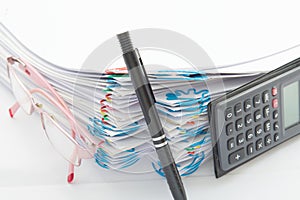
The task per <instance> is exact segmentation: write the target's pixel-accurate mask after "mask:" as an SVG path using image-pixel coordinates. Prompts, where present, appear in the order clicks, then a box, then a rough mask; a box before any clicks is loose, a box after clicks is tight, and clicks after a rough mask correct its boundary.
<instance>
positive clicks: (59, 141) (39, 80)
mask: <svg viewBox="0 0 300 200" xmlns="http://www.w3.org/2000/svg"><path fill="white" fill-rule="evenodd" d="M7 70H8V77H9V79H10V82H11V87H12V91H13V94H14V96H15V98H16V100H17V102H16V103H15V104H14V105H13V106H12V107H11V108H10V109H9V113H10V116H11V117H12V118H13V117H14V115H15V113H16V112H17V111H18V110H19V108H22V109H23V110H24V112H25V113H27V114H28V115H31V114H32V113H33V112H34V111H37V112H38V113H39V114H40V118H41V123H42V128H43V130H44V133H45V135H46V136H47V138H48V140H49V142H50V143H51V145H52V146H53V147H54V149H55V150H56V151H57V152H58V153H59V154H60V155H61V156H62V157H63V158H64V159H66V160H67V161H68V162H69V172H68V176H67V180H68V182H69V183H71V182H72V181H73V180H74V166H80V164H81V160H82V159H89V158H93V157H94V154H95V152H96V150H97V149H98V148H99V146H100V145H101V144H102V143H103V141H101V140H98V139H96V138H93V137H92V136H91V135H89V134H88V133H87V132H86V131H85V130H84V129H83V128H82V127H81V126H80V125H79V124H78V123H77V122H76V119H75V118H74V116H73V115H72V113H71V111H70V110H69V108H68V106H67V105H66V103H65V101H64V100H63V99H62V98H61V97H60V96H59V94H58V93H57V92H56V90H55V89H54V88H53V87H52V86H51V85H50V84H49V83H48V82H47V81H46V79H45V78H44V77H43V76H42V75H41V74H40V73H39V72H38V71H37V70H36V69H35V68H34V67H32V66H31V65H29V64H28V63H26V62H25V61H23V60H21V59H18V58H14V57H8V58H7ZM32 83H33V84H32ZM32 85H37V86H38V87H40V88H38V87H37V86H33V87H32ZM30 86H31V87H30ZM41 88H42V89H41ZM33 95H35V97H36V96H38V97H40V98H42V99H43V100H45V103H46V102H47V104H50V107H51V109H49V110H51V113H49V111H48V110H47V111H48V112H47V111H46V110H45V109H44V108H43V104H41V103H40V102H37V98H34V97H33ZM40 98H39V99H40ZM52 112H53V113H52Z"/></svg>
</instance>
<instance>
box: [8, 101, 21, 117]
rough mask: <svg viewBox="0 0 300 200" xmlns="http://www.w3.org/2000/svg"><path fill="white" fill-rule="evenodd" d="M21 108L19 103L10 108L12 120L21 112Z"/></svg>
mask: <svg viewBox="0 0 300 200" xmlns="http://www.w3.org/2000/svg"><path fill="white" fill-rule="evenodd" d="M19 108H20V104H19V103H18V102H16V103H15V104H14V105H13V106H11V107H10V108H9V110H8V111H9V115H10V117H11V118H13V117H14V115H15V114H16V112H17V111H18V110H19Z"/></svg>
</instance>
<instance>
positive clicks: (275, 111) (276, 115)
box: [273, 110, 278, 119]
mask: <svg viewBox="0 0 300 200" xmlns="http://www.w3.org/2000/svg"><path fill="white" fill-rule="evenodd" d="M273 119H278V110H274V112H273Z"/></svg>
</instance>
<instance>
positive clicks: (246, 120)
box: [245, 114, 252, 126]
mask: <svg viewBox="0 0 300 200" xmlns="http://www.w3.org/2000/svg"><path fill="white" fill-rule="evenodd" d="M251 124H252V117H251V114H248V115H246V117H245V125H246V126H250V125H251Z"/></svg>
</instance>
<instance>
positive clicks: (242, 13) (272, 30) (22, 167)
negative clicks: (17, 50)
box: [0, 0, 300, 200]
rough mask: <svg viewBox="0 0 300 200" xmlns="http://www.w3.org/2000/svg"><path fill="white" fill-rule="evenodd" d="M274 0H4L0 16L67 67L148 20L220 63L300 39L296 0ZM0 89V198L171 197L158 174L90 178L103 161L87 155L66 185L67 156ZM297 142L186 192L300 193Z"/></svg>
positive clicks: (196, 181)
mask: <svg viewBox="0 0 300 200" xmlns="http://www.w3.org/2000/svg"><path fill="white" fill-rule="evenodd" d="M278 2H280V1H274V0H273V1H253V0H252V1H248V3H247V2H245V1H199V0H198V1H175V0H172V1H161V0H160V1H156V0H151V1H138V0H137V1H129V0H128V1H94V2H93V1H87V0H86V1H82V2H81V3H76V2H75V1H54V0H52V1H48V2H45V1H19V2H18V1H14V0H10V1H4V0H1V1H0V21H1V22H2V23H4V24H5V25H6V26H7V27H8V28H9V30H10V31H11V32H12V33H14V34H15V35H16V36H17V38H18V39H19V40H20V41H21V42H23V43H24V44H25V45H26V46H27V47H29V48H30V49H31V50H33V51H34V52H35V53H37V54H38V55H40V56H41V57H43V58H45V59H47V60H49V61H51V62H53V63H56V64H59V65H62V66H65V67H73V66H80V65H81V64H82V63H83V62H84V60H85V58H86V57H87V55H88V54H89V53H91V52H92V50H94V48H96V47H97V46H98V45H100V44H101V42H103V41H105V40H106V39H108V38H110V37H112V36H113V35H115V34H117V33H120V32H122V31H126V30H132V29H137V28H147V27H151V28H165V29H170V30H174V31H177V32H180V33H182V34H184V35H186V36H188V37H190V38H191V39H193V40H194V41H196V42H197V43H198V44H199V45H201V46H202V47H203V48H204V49H205V50H206V52H207V53H208V54H209V56H210V57H211V58H212V59H213V61H214V62H215V63H216V64H218V65H221V64H230V63H235V62H239V61H244V60H249V59H252V58H256V57H259V56H263V55H266V54H268V53H272V52H276V51H278V50H281V49H284V48H288V47H290V46H293V45H296V44H299V43H300V28H299V19H300V12H299V6H300V5H298V4H299V3H298V2H299V1H281V2H280V3H278ZM299 56H300V55H299ZM0 92H1V104H0V121H1V126H0V135H1V139H0V155H1V161H0V199H20V198H24V199H73V200H75V199H171V196H170V193H169V191H168V188H167V185H166V183H165V182H164V181H163V180H153V181H133V182H132V181H122V182H112V183H105V182H101V181H100V182H97V181H95V180H97V179H95V180H93V179H92V178H90V177H92V176H99V170H100V171H101V169H100V168H98V167H97V166H96V165H95V164H93V163H92V162H90V163H89V162H87V163H84V165H83V166H82V169H78V170H76V172H79V173H81V174H79V175H78V176H77V179H76V183H75V184H74V185H68V184H67V183H66V182H65V173H66V164H65V162H64V161H63V160H62V159H60V158H59V156H57V155H56V153H55V152H53V150H52V148H51V147H50V145H49V144H48V143H47V140H46V138H45V137H44V135H43V134H42V131H41V127H40V122H39V118H38V117H37V116H30V117H27V116H26V115H25V114H23V113H21V112H20V113H18V116H17V117H16V119H13V120H11V119H10V118H9V117H8V114H7V109H8V107H9V106H10V105H11V104H13V102H14V98H13V97H12V96H11V95H10V94H9V93H8V92H7V90H5V89H4V88H3V87H1V88H0ZM299 146H300V140H299V137H296V138H294V139H293V140H291V141H289V142H287V143H285V144H283V145H281V146H280V147H279V148H276V149H274V150H272V151H271V152H268V153H267V154H265V155H263V156H261V157H259V158H257V159H255V160H253V161H251V162H250V163H249V164H246V165H244V166H243V167H241V168H239V169H238V170H236V171H234V172H233V173H231V174H229V175H226V176H225V177H223V178H221V179H218V180H216V179H215V178H214V177H213V176H210V177H198V178H189V179H185V180H184V183H185V187H186V190H187V193H188V196H189V199H192V200H194V199H220V198H222V199H283V198H286V199H299V197H300V194H299V178H300V159H299V153H300V148H299ZM90 179H92V181H90Z"/></svg>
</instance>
